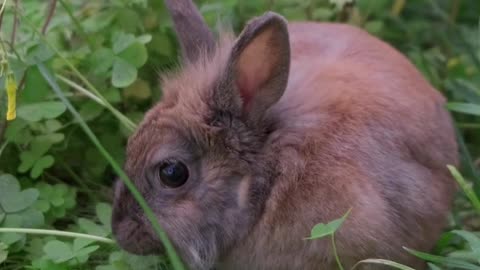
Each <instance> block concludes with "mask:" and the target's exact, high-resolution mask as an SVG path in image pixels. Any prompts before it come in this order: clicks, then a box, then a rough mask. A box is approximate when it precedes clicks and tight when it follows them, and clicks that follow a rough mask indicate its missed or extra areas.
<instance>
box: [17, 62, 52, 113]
mask: <svg viewBox="0 0 480 270" xmlns="http://www.w3.org/2000/svg"><path fill="white" fill-rule="evenodd" d="M48 94H50V89H49V88H48V83H47V82H46V81H45V79H43V77H42V74H40V71H38V68H37V67H30V68H29V69H28V72H27V73H26V74H25V88H24V89H23V90H22V92H21V93H20V96H19V100H20V103H21V104H24V103H34V102H39V101H43V100H45V98H46V97H47V96H48Z"/></svg>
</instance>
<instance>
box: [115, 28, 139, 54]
mask: <svg viewBox="0 0 480 270" xmlns="http://www.w3.org/2000/svg"><path fill="white" fill-rule="evenodd" d="M135 41H137V39H136V38H135V36H134V35H132V34H127V33H123V32H116V33H114V34H113V37H112V43H113V52H114V53H115V54H118V53H120V52H122V51H123V50H125V49H126V48H128V47H129V46H130V45H132V44H133V43H134V42H135Z"/></svg>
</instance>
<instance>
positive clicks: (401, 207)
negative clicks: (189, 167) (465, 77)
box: [224, 23, 457, 269]
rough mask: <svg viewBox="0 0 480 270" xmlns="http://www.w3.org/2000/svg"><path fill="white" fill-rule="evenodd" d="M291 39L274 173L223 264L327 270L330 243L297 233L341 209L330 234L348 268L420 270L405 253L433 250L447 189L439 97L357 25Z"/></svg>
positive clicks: (273, 144) (452, 150)
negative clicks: (378, 264)
mask: <svg viewBox="0 0 480 270" xmlns="http://www.w3.org/2000/svg"><path fill="white" fill-rule="evenodd" d="M289 33H290V44H291V51H292V59H291V70H290V77H289V82H288V87H287V90H286V92H285V94H284V95H283V97H282V98H281V99H280V101H279V102H278V103H277V104H276V105H274V106H273V107H272V108H271V110H270V111H269V117H270V118H271V119H272V123H274V124H272V125H274V128H272V129H273V130H275V131H274V132H273V133H272V134H271V136H270V138H269V143H268V144H267V147H265V150H264V151H265V155H267V156H268V155H270V156H271V159H273V160H276V161H277V162H278V166H277V168H278V170H279V174H278V175H279V176H278V177H277V179H276V180H275V181H274V187H273V189H272V191H271V195H270V199H269V200H268V201H267V204H266V208H265V213H264V215H263V217H262V219H261V220H260V222H259V223H258V225H257V226H256V227H255V228H254V231H253V232H252V233H251V234H250V236H249V237H248V238H247V240H246V241H244V242H243V243H240V244H239V245H238V247H237V248H236V249H234V250H233V251H232V252H231V253H230V255H229V256H228V257H227V258H225V259H224V266H225V269H335V268H336V267H335V266H334V265H335V264H334V258H333V256H332V253H331V245H330V242H329V241H328V240H314V241H305V240H304V239H303V237H306V236H308V234H309V233H310V229H311V228H312V227H313V226H314V225H315V224H317V223H320V222H328V221H331V220H333V219H336V218H339V217H341V216H342V215H343V214H344V213H345V212H346V211H347V210H348V209H349V208H352V212H351V214H350V216H349V218H348V219H347V221H346V223H345V224H344V226H343V227H342V228H341V229H340V231H339V232H338V233H337V234H336V235H337V236H336V239H337V246H338V249H339V253H340V257H341V258H342V259H343V261H344V263H345V264H346V265H347V266H350V267H351V266H352V264H353V263H354V262H356V261H357V260H360V259H366V258H372V257H376V258H390V259H392V260H396V261H398V262H401V263H406V264H409V265H411V266H414V267H419V268H420V267H422V263H420V262H419V261H416V260H415V259H414V258H413V257H411V256H409V255H408V254H407V253H406V251H404V250H403V249H402V247H403V246H406V247H409V248H413V249H417V250H423V251H429V250H430V249H431V248H432V247H433V245H434V244H435V242H436V240H437V238H438V236H439V234H440V233H441V230H442V229H443V226H444V225H445V221H446V213H447V212H448V210H449V208H450V204H451V201H452V197H453V194H454V192H455V185H454V181H453V180H452V178H451V177H450V175H449V173H448V170H447V168H446V165H447V164H456V163H457V146H456V142H455V138H454V131H453V128H452V124H451V119H450V116H449V114H448V113H447V111H446V110H445V109H444V102H445V99H444V98H443V97H442V96H441V94H439V93H438V92H437V90H435V89H434V88H433V87H432V86H430V84H429V83H428V82H427V81H426V80H425V79H424V78H423V77H422V75H421V74H420V73H419V72H418V71H417V70H416V69H415V68H414V66H413V65H412V64H411V63H410V62H409V61H408V60H407V59H406V58H405V57H404V56H402V55H401V54H400V53H398V52H397V51H396V50H394V49H393V48H391V47H390V46H389V45H387V44H386V43H384V42H382V41H380V40H378V39H376V38H374V37H372V36H370V35H369V34H367V33H366V32H364V31H362V30H360V29H357V28H354V27H351V26H346V25H337V24H316V23H297V24H290V25H289ZM282 243H285V244H282ZM264 251H267V252H264ZM252 254H255V255H254V256H259V257H262V256H264V257H263V259H262V260H254V259H249V258H250V257H249V256H253V255H252ZM291 254H294V255H291ZM269 258H271V260H269ZM279 258H283V259H279ZM236 262H242V265H236ZM245 262H251V263H252V264H251V265H248V264H247V265H246V264H245ZM259 262H260V263H262V265H257V264H256V263H259ZM272 265H276V267H275V268H268V267H271V266H272ZM265 267H267V268H265ZM368 269H370V268H368Z"/></svg>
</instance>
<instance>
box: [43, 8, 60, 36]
mask: <svg viewBox="0 0 480 270" xmlns="http://www.w3.org/2000/svg"><path fill="white" fill-rule="evenodd" d="M56 7H57V0H50V3H49V4H48V9H47V19H46V20H45V23H44V24H43V26H42V34H45V33H46V32H47V28H48V25H49V24H50V21H51V20H52V18H53V14H55V8H56Z"/></svg>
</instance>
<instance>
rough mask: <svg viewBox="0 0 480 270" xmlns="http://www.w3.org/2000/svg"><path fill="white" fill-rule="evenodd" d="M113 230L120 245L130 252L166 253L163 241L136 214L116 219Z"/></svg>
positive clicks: (142, 253) (145, 253) (140, 253)
mask: <svg viewBox="0 0 480 270" xmlns="http://www.w3.org/2000/svg"><path fill="white" fill-rule="evenodd" d="M112 232H113V235H114V237H115V239H116V240H117V243H118V244H119V246H120V247H121V248H123V249H124V250H126V251H128V252H130V253H133V254H137V255H148V254H157V255H160V254H163V253H164V249H163V246H162V245H161V243H160V242H159V241H158V240H157V238H156V237H155V236H154V235H152V234H151V233H150V232H149V231H148V230H147V229H146V227H145V225H144V223H143V222H142V220H141V219H140V218H138V217H136V216H135V217H132V216H123V218H119V219H117V220H115V222H112Z"/></svg>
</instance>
